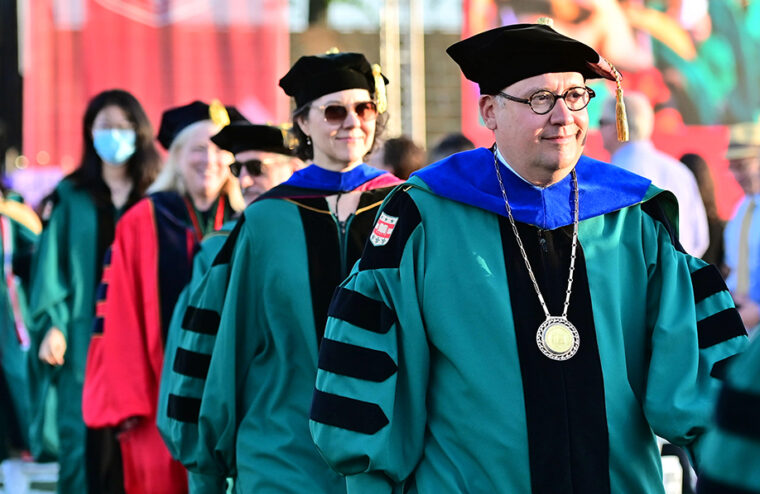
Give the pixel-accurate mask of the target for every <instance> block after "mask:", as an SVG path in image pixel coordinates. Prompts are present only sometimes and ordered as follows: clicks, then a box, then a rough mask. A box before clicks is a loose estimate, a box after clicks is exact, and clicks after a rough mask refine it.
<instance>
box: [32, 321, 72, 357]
mask: <svg viewBox="0 0 760 494" xmlns="http://www.w3.org/2000/svg"><path fill="white" fill-rule="evenodd" d="M65 353H66V337H65V336H63V333H62V332H61V330H60V329H58V328H56V327H55V326H53V327H52V328H50V329H48V332H47V333H46V334H45V338H43V339H42V343H40V351H39V352H38V354H37V356H38V357H39V359H40V360H42V361H43V362H47V363H48V364H50V365H55V366H59V365H63V356H64V354H65Z"/></svg>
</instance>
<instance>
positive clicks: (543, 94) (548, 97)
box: [497, 86, 596, 115]
mask: <svg viewBox="0 0 760 494" xmlns="http://www.w3.org/2000/svg"><path fill="white" fill-rule="evenodd" d="M497 96H501V97H503V98H506V99H508V100H510V101H515V102H517V103H523V104H526V105H530V109H531V110H533V113H536V114H538V115H545V114H547V113H549V112H550V111H552V108H554V105H556V104H557V100H558V99H563V100H565V105H567V108H568V110H570V111H579V110H583V109H584V108H586V106H588V102H589V101H591V98H593V97H594V96H596V93H595V92H594V90H593V89H591V88H588V87H580V86H578V87H571V88H570V89H568V90H567V91H565V92H564V93H562V94H554V93H553V92H551V91H548V90H546V89H541V90H539V91H536V92H535V93H533V94H531V95H530V97H529V98H527V99H525V98H516V97H514V96H510V95H508V94H507V93H505V92H504V91H499V92H498V94H497Z"/></svg>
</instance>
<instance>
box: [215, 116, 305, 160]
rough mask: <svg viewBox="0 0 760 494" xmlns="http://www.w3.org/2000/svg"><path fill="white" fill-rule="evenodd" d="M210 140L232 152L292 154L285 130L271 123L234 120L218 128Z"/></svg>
mask: <svg viewBox="0 0 760 494" xmlns="http://www.w3.org/2000/svg"><path fill="white" fill-rule="evenodd" d="M211 141H212V142H213V143H214V144H216V145H217V146H219V147H220V148H222V149H226V150H227V151H229V152H231V153H232V154H237V153H240V152H242V151H266V152H268V153H278V154H285V155H288V156H292V155H293V149H292V148H291V147H289V146H288V139H287V134H286V133H285V131H283V130H282V129H280V128H279V127H274V126H272V125H256V124H252V123H246V122H235V123H232V124H230V125H228V126H226V127H224V128H223V129H222V130H220V131H219V133H218V134H216V135H215V136H213V137H212V138H211Z"/></svg>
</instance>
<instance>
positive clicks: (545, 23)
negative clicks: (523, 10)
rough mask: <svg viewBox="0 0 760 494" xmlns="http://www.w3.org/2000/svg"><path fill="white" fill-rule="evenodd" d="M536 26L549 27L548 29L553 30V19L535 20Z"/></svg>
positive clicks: (542, 18) (541, 18) (540, 18)
mask: <svg viewBox="0 0 760 494" xmlns="http://www.w3.org/2000/svg"><path fill="white" fill-rule="evenodd" d="M536 24H540V25H543V26H549V27H550V28H552V29H554V19H552V18H551V17H539V18H538V19H536Z"/></svg>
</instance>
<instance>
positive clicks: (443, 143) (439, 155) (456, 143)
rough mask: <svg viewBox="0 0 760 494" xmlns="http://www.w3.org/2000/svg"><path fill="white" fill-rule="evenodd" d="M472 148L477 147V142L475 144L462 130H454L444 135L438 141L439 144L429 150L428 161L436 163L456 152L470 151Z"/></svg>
mask: <svg viewBox="0 0 760 494" xmlns="http://www.w3.org/2000/svg"><path fill="white" fill-rule="evenodd" d="M470 149H475V144H473V143H472V141H471V140H469V139H468V138H467V137H465V135H464V134H462V133H461V132H453V133H451V134H447V135H445V136H443V138H442V139H441V140H440V141H438V144H436V145H435V146H433V149H431V150H430V151H428V159H427V162H428V163H435V162H437V161H440V160H442V159H443V158H446V157H447V156H451V155H452V154H454V153H459V152H461V151H469V150H470Z"/></svg>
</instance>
